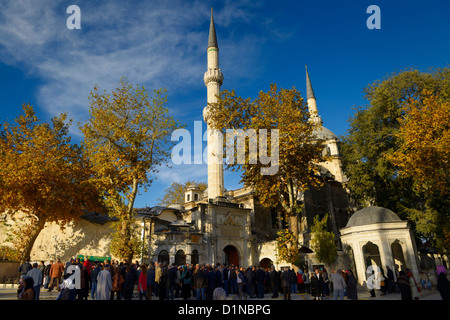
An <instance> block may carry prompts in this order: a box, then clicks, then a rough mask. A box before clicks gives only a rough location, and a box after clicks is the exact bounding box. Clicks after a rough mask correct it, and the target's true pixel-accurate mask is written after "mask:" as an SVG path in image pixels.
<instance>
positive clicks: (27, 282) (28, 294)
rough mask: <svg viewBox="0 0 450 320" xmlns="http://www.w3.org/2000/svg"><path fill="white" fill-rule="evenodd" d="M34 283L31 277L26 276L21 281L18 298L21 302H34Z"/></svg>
mask: <svg viewBox="0 0 450 320" xmlns="http://www.w3.org/2000/svg"><path fill="white" fill-rule="evenodd" d="M33 285H34V281H33V278H31V277H30V276H26V275H25V276H24V277H23V278H22V279H20V285H19V290H17V298H18V299H19V300H34V296H35V294H34V289H33Z"/></svg>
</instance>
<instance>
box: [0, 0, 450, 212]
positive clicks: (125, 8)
mask: <svg viewBox="0 0 450 320" xmlns="http://www.w3.org/2000/svg"><path fill="white" fill-rule="evenodd" d="M73 4H75V5H78V6H79V7H80V10H81V29H80V30H76V29H74V30H69V29H68V28H67V27H66V20H67V18H68V17H69V16H70V14H67V13H66V9H67V7H68V6H70V5H73ZM370 5H377V6H379V8H380V9H381V16H380V18H381V29H373V30H370V29H368V28H367V26H366V21H367V19H368V18H369V17H370V16H371V14H368V13H366V10H367V8H368V7H369V6H370ZM211 7H213V8H214V20H215V23H216V32H217V37H218V43H219V49H220V53H219V54H220V67H221V69H222V71H223V73H224V84H223V86H222V88H225V89H235V90H236V91H237V93H238V94H239V95H241V96H243V97H255V96H256V95H257V93H258V92H259V91H260V90H263V91H266V90H267V89H268V88H269V85H270V84H271V83H276V84H277V85H278V86H279V87H283V88H291V87H293V86H295V87H296V88H297V89H298V90H300V91H301V92H302V93H303V94H304V95H305V94H306V92H305V91H306V89H305V88H306V85H305V65H308V71H309V75H310V77H311V81H312V85H313V88H314V92H315V95H316V98H317V103H318V109H319V114H320V115H321V117H322V119H323V121H324V126H325V127H327V128H329V129H330V130H332V131H333V132H334V133H335V134H336V135H338V136H342V135H345V134H346V130H347V129H348V119H349V117H350V116H351V115H352V114H353V110H352V108H353V107H355V106H361V105H365V104H366V101H365V100H364V99H363V93H362V89H363V88H364V87H366V86H367V85H368V84H370V83H372V82H374V81H375V80H379V79H382V78H383V77H385V76H386V75H388V74H391V73H393V72H398V71H400V70H404V69H405V68H408V67H412V68H417V69H419V70H422V71H426V70H427V69H428V68H430V67H445V66H448V65H449V62H450V61H449V60H450V41H449V40H450V1H448V0H428V1H424V0H408V1H406V0H390V1H386V0H370V1H366V0H332V1H331V0H317V1H301V0H297V1H294V0H277V1H274V0H267V1H247V0H244V1H233V0H228V1H226V0H221V1H219V0H216V1H206V0H197V1H186V0H185V1H181V0H160V1H156V0H148V1H118V0H107V1H106V0H105V1H100V0H96V1H87V0H70V1H56V0H52V1H50V0H48V1H41V0H34V1H31V0H29V1H21V0H2V1H1V2H0V76H1V77H0V81H1V83H0V101H1V104H0V108H1V113H0V121H1V122H3V121H13V119H14V118H15V117H16V116H17V115H18V114H19V113H20V112H21V105H22V103H30V104H32V105H34V106H35V109H36V110H37V112H38V115H39V116H40V117H41V119H43V120H49V119H50V118H51V117H53V116H55V115H59V114H60V113H61V112H67V113H68V115H69V117H70V118H72V119H73V121H74V123H75V124H76V123H77V122H80V121H84V120H86V118H87V115H88V113H87V111H88V106H89V102H88V95H89V92H90V90H91V89H92V88H93V86H94V85H95V84H98V85H99V86H100V87H101V88H103V89H106V90H110V89H111V88H112V87H113V85H114V84H115V83H117V82H118V81H119V79H120V77H122V76H126V77H127V78H128V80H129V81H130V82H131V83H137V84H140V85H144V86H145V87H146V88H147V89H149V90H153V89H156V88H161V87H163V88H166V89H167V90H168V104H167V107H168V108H169V110H170V113H171V114H172V115H173V116H174V117H176V118H177V119H179V120H180V121H181V122H183V123H186V124H187V128H188V129H192V127H193V123H194V121H202V110H203V107H204V106H205V105H206V87H205V85H204V83H203V74H204V72H205V71H206V45H207V41H208V31H209V18H210V10H211ZM204 129H206V126H204ZM71 135H72V137H73V141H74V142H79V141H80V139H81V136H80V133H79V132H78V130H77V127H76V125H75V126H73V128H72V130H71ZM193 156H194V155H193ZM187 180H199V181H206V165H198V164H197V165H194V164H192V165H180V166H173V167H172V168H170V169H169V168H162V169H161V170H160V172H159V174H158V176H157V180H156V181H155V182H154V184H153V186H152V187H151V188H150V189H149V191H148V192H147V193H145V194H141V195H139V196H138V198H137V201H136V206H137V207H143V206H153V205H155V203H156V201H157V199H158V198H160V197H161V196H162V194H163V191H164V189H165V188H167V187H168V186H169V185H170V184H171V183H172V181H178V182H184V181H187ZM225 187H226V188H227V189H235V188H237V187H239V177H238V176H237V175H236V174H231V173H229V172H226V173H225Z"/></svg>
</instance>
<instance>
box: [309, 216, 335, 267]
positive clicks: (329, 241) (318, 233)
mask: <svg viewBox="0 0 450 320" xmlns="http://www.w3.org/2000/svg"><path fill="white" fill-rule="evenodd" d="M327 221H328V215H325V217H324V218H323V219H322V220H320V219H319V216H318V215H316V216H315V217H314V223H313V225H312V226H311V247H312V249H313V250H314V252H315V253H316V258H317V259H318V260H319V261H321V262H324V263H326V264H332V263H334V262H335V261H336V251H337V247H336V242H335V240H334V238H335V234H334V233H333V232H329V231H327Z"/></svg>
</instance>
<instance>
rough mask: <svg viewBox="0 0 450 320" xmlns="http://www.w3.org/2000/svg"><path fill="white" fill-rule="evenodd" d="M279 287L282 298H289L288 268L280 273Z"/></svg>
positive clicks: (289, 281)
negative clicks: (281, 290)
mask: <svg viewBox="0 0 450 320" xmlns="http://www.w3.org/2000/svg"><path fill="white" fill-rule="evenodd" d="M281 287H282V288H283V298H284V300H291V273H290V271H289V269H288V268H285V269H284V270H283V272H282V273H281Z"/></svg>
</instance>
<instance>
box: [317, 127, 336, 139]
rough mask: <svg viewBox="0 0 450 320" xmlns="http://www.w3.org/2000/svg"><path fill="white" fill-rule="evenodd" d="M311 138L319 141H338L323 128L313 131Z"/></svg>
mask: <svg viewBox="0 0 450 320" xmlns="http://www.w3.org/2000/svg"><path fill="white" fill-rule="evenodd" d="M312 134H313V136H314V137H315V138H316V139H319V140H334V139H338V137H337V136H336V135H335V134H334V133H333V132H332V131H331V130H330V129H327V128H325V127H324V126H320V127H319V128H316V129H314V130H313V133H312Z"/></svg>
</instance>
